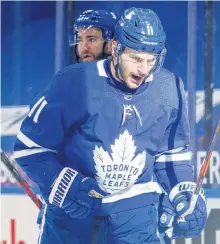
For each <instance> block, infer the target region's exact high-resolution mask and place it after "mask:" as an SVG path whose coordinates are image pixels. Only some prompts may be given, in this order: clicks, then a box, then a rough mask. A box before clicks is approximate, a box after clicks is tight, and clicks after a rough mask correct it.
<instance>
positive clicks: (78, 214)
mask: <svg viewBox="0 0 220 244" xmlns="http://www.w3.org/2000/svg"><path fill="white" fill-rule="evenodd" d="M106 195H107V193H106V192H104V191H103V190H101V189H100V188H99V186H98V184H97V183H96V181H95V180H94V179H91V178H88V177H83V176H82V175H80V174H79V173H78V172H77V171H75V170H73V169H71V168H68V167H66V168H64V169H63V170H62V171H61V173H60V174H59V176H58V177H57V179H56V181H55V183H54V184H53V187H52V190H51V193H50V195H49V203H51V204H52V205H55V206H57V207H60V208H62V209H63V210H64V211H65V212H66V213H67V214H68V215H69V216H70V217H71V218H78V219H82V218H85V217H87V216H88V215H90V214H91V213H92V212H93V211H95V210H98V209H99V208H100V207H101V204H102V197H103V196H106Z"/></svg>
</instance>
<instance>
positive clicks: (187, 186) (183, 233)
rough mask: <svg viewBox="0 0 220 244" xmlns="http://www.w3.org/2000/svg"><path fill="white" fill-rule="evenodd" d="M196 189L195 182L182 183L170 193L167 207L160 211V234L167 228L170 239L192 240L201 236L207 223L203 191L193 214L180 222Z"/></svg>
mask: <svg viewBox="0 0 220 244" xmlns="http://www.w3.org/2000/svg"><path fill="white" fill-rule="evenodd" d="M194 187H195V183H194V182H181V183H179V184H178V185H176V186H175V187H174V188H173V189H172V191H171V192H170V195H169V199H170V203H169V201H167V199H166V200H165V201H166V202H167V205H166V204H164V205H163V206H162V208H161V210H160V209H159V211H160V213H159V214H160V220H159V221H160V232H161V231H162V228H167V230H166V231H165V233H166V235H167V236H168V237H169V238H170V239H177V238H191V237H195V236H197V235H199V234H200V232H201V231H202V230H203V229H204V227H205V224H206V221H207V209H206V198H205V194H204V190H203V189H201V191H200V194H199V197H198V199H197V202H196V205H195V208H194V210H193V212H192V213H191V214H188V215H186V216H185V218H184V219H183V220H181V221H180V216H181V215H182V214H183V213H185V212H186V211H187V210H188V208H189V205H190V199H191V196H192V193H193V189H194Z"/></svg>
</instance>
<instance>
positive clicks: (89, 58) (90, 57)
mask: <svg viewBox="0 0 220 244" xmlns="http://www.w3.org/2000/svg"><path fill="white" fill-rule="evenodd" d="M92 59H93V55H91V54H88V53H87V54H83V55H82V60H84V61H86V60H92Z"/></svg>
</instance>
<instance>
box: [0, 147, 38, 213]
mask: <svg viewBox="0 0 220 244" xmlns="http://www.w3.org/2000/svg"><path fill="white" fill-rule="evenodd" d="M0 150H1V161H2V162H3V163H4V165H5V166H6V167H7V168H8V170H9V171H10V172H11V173H12V175H13V176H14V178H15V179H16V180H17V181H18V183H19V184H20V185H21V186H22V187H23V188H24V191H25V192H26V193H27V194H28V196H29V197H30V198H31V200H32V201H33V202H34V203H35V205H36V206H37V207H38V208H39V209H41V207H42V205H43V203H42V201H41V200H40V199H39V198H38V197H37V196H36V194H35V193H34V192H33V191H32V190H31V187H30V186H29V185H28V183H27V181H26V180H25V179H24V178H23V177H22V176H21V175H20V173H19V172H18V170H17V169H16V166H15V163H16V161H14V160H13V161H14V162H12V160H11V159H9V157H7V156H6V154H5V153H4V152H3V151H2V149H0Z"/></svg>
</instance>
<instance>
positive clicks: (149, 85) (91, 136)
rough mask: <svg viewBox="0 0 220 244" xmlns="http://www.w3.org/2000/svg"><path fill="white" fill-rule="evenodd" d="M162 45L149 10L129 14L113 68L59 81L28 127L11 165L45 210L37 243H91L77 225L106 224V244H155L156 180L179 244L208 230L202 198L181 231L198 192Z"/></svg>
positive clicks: (65, 73)
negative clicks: (95, 219)
mask: <svg viewBox="0 0 220 244" xmlns="http://www.w3.org/2000/svg"><path fill="white" fill-rule="evenodd" d="M165 39H166V36H165V33H164V30H163V27H162V24H161V22H160V20H159V18H158V16H157V15H156V14H155V13H154V12H153V11H152V10H149V9H136V8H130V9H127V10H125V12H124V14H123V16H122V17H121V19H120V21H119V22H118V23H117V25H116V29H115V40H114V41H113V43H112V60H111V59H106V60H100V61H94V62H86V63H80V64H76V65H72V66H69V67H67V68H65V69H63V70H62V71H60V72H59V73H58V74H57V75H56V76H55V80H54V82H53V83H52V84H51V87H50V88H49V89H48V90H47V92H46V93H45V95H44V96H43V97H42V98H41V99H39V101H38V102H37V103H36V104H35V105H34V106H33V107H32V109H31V111H30V113H29V114H28V116H27V118H26V119H25V120H24V122H23V123H22V126H21V130H20V132H19V134H18V138H17V142H16V144H15V154H14V156H15V158H17V160H18V163H19V164H20V166H21V167H22V168H23V169H24V170H25V172H26V173H27V174H28V176H29V177H30V178H31V179H32V180H33V181H35V182H36V183H37V184H38V185H39V188H40V189H41V192H42V195H43V196H44V199H45V201H46V202H47V208H46V210H45V218H44V228H42V233H41V238H40V243H49V242H48V241H47V240H48V236H49V235H50V231H51V230H55V231H56V235H57V238H58V239H59V243H67V244H68V243H91V240H88V239H85V238H84V235H83V233H85V231H86V230H82V229H81V230H80V229H77V222H78V223H79V222H80V221H81V220H83V219H84V220H89V221H91V216H106V219H107V226H108V233H107V235H106V240H105V241H106V242H104V241H103V240H101V241H100V243H102V244H103V243H111V244H112V243H117V244H121V243H151V244H156V243H158V244H159V243H160V241H159V239H158V237H157V234H156V233H157V210H156V208H155V204H157V203H158V198H159V193H161V191H162V189H161V188H160V186H159V185H158V184H157V183H156V182H155V181H153V180H152V177H153V172H155V175H156V177H157V180H158V182H159V183H160V185H161V186H162V187H163V189H164V190H165V191H166V192H167V193H168V194H169V200H170V202H171V205H172V208H173V209H174V211H173V212H172V213H171V215H172V216H173V219H174V222H173V229H174V233H175V238H178V237H180V236H182V237H185V238H187V237H191V236H195V235H198V234H199V233H200V232H201V231H202V229H203V228H204V226H205V223H206V219H207V213H206V200H205V197H204V194H203V192H201V194H200V196H199V198H198V201H197V204H196V206H195V209H194V211H193V213H192V214H189V215H187V216H186V217H185V219H184V221H179V216H181V215H182V214H183V213H184V212H185V211H186V210H187V209H188V207H189V201H190V198H191V194H192V189H193V187H194V185H195V184H194V183H193V173H192V166H191V162H190V155H191V154H190V151H189V150H190V141H189V126H188V120H187V111H186V101H185V94H184V89H183V83H182V81H181V79H180V78H179V77H178V76H176V75H174V74H173V73H171V72H169V71H168V70H166V69H163V68H162V65H163V61H164V58H165V54H166V49H165ZM73 80H74V82H73ZM91 224H92V223H91Z"/></svg>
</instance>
